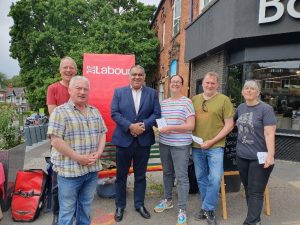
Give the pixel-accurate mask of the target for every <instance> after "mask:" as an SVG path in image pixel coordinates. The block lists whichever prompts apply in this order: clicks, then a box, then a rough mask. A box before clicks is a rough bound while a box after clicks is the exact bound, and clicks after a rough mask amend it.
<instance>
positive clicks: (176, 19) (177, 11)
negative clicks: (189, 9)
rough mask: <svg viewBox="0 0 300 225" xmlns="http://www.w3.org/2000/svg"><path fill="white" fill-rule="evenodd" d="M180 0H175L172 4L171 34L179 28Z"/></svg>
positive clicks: (177, 31) (176, 32)
mask: <svg viewBox="0 0 300 225" xmlns="http://www.w3.org/2000/svg"><path fill="white" fill-rule="evenodd" d="M180 14H181V0H175V1H174V4H173V36H175V35H176V34H178V33H179V30H180Z"/></svg>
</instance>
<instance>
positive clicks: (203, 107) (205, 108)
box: [202, 100, 208, 112]
mask: <svg viewBox="0 0 300 225" xmlns="http://www.w3.org/2000/svg"><path fill="white" fill-rule="evenodd" d="M206 101H207V100H204V101H203V102H202V111H203V112H208V109H207V105H206V104H205V103H206Z"/></svg>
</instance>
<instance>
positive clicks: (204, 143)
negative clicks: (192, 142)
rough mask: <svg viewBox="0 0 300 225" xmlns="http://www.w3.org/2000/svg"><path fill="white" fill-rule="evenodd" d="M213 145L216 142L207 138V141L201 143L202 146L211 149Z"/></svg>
mask: <svg viewBox="0 0 300 225" xmlns="http://www.w3.org/2000/svg"><path fill="white" fill-rule="evenodd" d="M213 145H214V142H213V141H212V140H207V141H204V142H203V144H201V145H200V146H201V148H202V149H209V148H210V147H211V146H213Z"/></svg>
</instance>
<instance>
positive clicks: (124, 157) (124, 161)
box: [116, 139, 150, 209]
mask: <svg viewBox="0 0 300 225" xmlns="http://www.w3.org/2000/svg"><path fill="white" fill-rule="evenodd" d="M149 155H150V146H146V147H145V146H140V144H139V143H138V140H137V139H135V140H134V141H133V142H132V144H131V145H130V146H129V147H127V148H123V147H119V146H116V164H117V179H116V207H118V208H123V209H124V208H125V207H126V189H127V176H128V171H129V168H130V166H131V162H132V161H133V170H134V207H135V208H136V209H137V208H140V207H141V206H144V200H145V191H146V171H147V164H148V159H149Z"/></svg>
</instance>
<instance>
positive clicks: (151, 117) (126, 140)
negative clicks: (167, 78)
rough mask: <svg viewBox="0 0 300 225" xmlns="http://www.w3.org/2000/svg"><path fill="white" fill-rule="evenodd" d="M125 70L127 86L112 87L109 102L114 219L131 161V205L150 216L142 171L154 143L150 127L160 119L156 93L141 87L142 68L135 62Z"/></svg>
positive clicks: (118, 213)
mask: <svg viewBox="0 0 300 225" xmlns="http://www.w3.org/2000/svg"><path fill="white" fill-rule="evenodd" d="M129 73H130V75H129V79H130V85H128V86H126V87H122V88H118V89H116V90H115V93H114V97H113V100H112V103H111V116H112V119H113V120H114V121H115V123H116V125H117V127H116V129H115V131H114V134H113V137H112V143H113V144H115V145H116V148H117V151H116V163H117V180H116V213H115V220H116V221H117V222H119V221H121V220H122V219H123V214H124V209H125V207H126V187H127V175H128V171H129V168H130V165H131V162H133V170H134V207H135V209H136V211H138V212H139V213H140V214H141V216H142V217H144V218H146V219H149V218H150V213H149V212H148V211H147V209H146V208H145V206H144V199H145V190H146V170H147V164H148V159H149V154H150V146H151V145H152V144H154V142H155V138H154V133H153V129H152V126H153V125H154V124H155V120H156V119H157V118H160V104H159V101H158V97H157V92H156V91H155V90H154V89H152V88H149V87H146V86H144V82H145V76H146V74H145V70H144V68H143V67H141V66H139V65H136V66H133V67H132V68H131V69H130V71H129Z"/></svg>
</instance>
